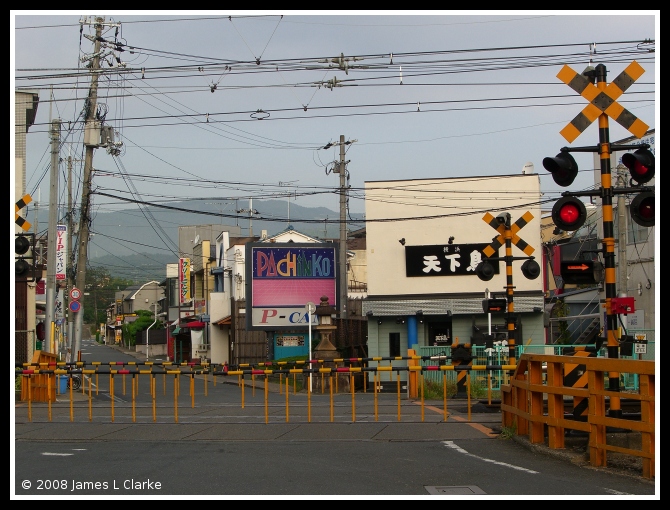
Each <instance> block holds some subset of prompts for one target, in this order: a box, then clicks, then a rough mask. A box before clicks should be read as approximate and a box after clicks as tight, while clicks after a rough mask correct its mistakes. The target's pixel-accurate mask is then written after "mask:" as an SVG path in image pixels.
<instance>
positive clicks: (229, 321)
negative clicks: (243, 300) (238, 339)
mask: <svg viewBox="0 0 670 510" xmlns="http://www.w3.org/2000/svg"><path fill="white" fill-rule="evenodd" d="M232 319H233V317H232V315H229V316H227V317H224V318H223V319H219V320H218V321H215V322H214V324H216V325H217V326H226V325H230V324H232Z"/></svg>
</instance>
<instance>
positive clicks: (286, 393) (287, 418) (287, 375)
mask: <svg viewBox="0 0 670 510" xmlns="http://www.w3.org/2000/svg"><path fill="white" fill-rule="evenodd" d="M286 423H288V375H287V376H286Z"/></svg>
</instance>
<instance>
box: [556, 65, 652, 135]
mask: <svg viewBox="0 0 670 510" xmlns="http://www.w3.org/2000/svg"><path fill="white" fill-rule="evenodd" d="M643 73H644V69H642V66H640V64H638V63H637V62H636V61H634V60H633V62H631V63H630V64H629V65H628V67H626V69H624V71H623V72H622V73H621V74H620V75H619V76H617V77H616V78H615V79H614V81H612V82H610V83H609V84H608V85H607V86H606V87H605V88H604V89H600V88H598V87H596V86H595V85H594V84H593V83H591V81H590V80H589V79H588V78H587V77H586V76H584V75H583V74H579V73H578V72H577V71H575V70H573V69H572V68H571V67H570V66H567V65H565V66H563V68H562V69H561V70H560V72H559V73H558V74H557V75H556V77H557V78H558V79H559V80H561V81H562V82H563V83H565V84H566V85H568V86H569V87H570V88H571V89H572V90H574V91H575V92H577V93H578V94H580V95H581V96H582V97H583V98H585V99H587V100H588V101H589V104H588V106H586V107H585V108H584V109H583V110H582V112H581V113H580V114H579V115H577V116H576V117H575V118H574V119H572V121H571V122H570V124H568V125H567V126H565V127H564V128H563V129H562V130H561V135H563V138H565V139H566V140H567V141H568V143H572V142H573V141H574V140H575V138H577V137H578V136H579V135H580V134H582V132H583V131H584V130H585V129H586V128H587V127H589V126H590V125H591V123H592V122H593V121H594V120H596V119H597V118H598V117H599V116H600V115H602V114H603V113H604V114H605V115H608V116H610V117H612V118H613V119H614V120H616V121H617V122H618V123H619V124H621V125H622V126H623V127H625V128H626V129H627V130H628V131H630V132H631V133H633V134H634V135H635V136H636V137H637V138H642V137H643V136H644V134H645V133H646V132H647V130H648V129H649V126H648V125H647V124H645V123H644V122H642V121H641V120H640V119H638V118H637V117H636V116H635V115H633V114H632V113H631V112H629V111H628V110H626V109H625V108H624V107H623V106H621V105H620V104H619V103H618V102H617V101H616V100H617V99H618V98H619V97H620V96H621V94H623V93H624V92H626V90H628V88H629V87H630V86H631V85H632V84H633V83H635V80H637V79H638V78H639V77H640V76H642V74H643Z"/></svg>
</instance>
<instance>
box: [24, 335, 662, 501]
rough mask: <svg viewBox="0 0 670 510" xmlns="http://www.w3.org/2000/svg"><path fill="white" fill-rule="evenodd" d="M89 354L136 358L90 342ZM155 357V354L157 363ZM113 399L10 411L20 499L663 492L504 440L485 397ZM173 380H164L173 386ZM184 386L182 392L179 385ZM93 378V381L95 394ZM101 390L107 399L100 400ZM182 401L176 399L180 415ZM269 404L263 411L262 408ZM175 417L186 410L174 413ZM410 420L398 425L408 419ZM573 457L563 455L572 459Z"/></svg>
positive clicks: (220, 391)
mask: <svg viewBox="0 0 670 510" xmlns="http://www.w3.org/2000/svg"><path fill="white" fill-rule="evenodd" d="M82 356H83V359H84V360H89V358H88V357H89V356H91V358H90V359H91V360H93V359H95V360H96V361H100V362H101V366H103V364H105V363H109V362H110V361H116V362H129V361H138V358H137V356H136V355H129V354H126V353H123V352H119V351H117V350H115V349H114V348H112V347H110V346H103V345H98V344H96V343H95V342H94V341H85V342H84V344H83V355H82ZM153 361H157V362H158V360H153ZM125 377H126V383H125V391H124V384H123V382H122V379H123V377H122V376H120V375H119V374H116V375H115V376H114V379H115V382H114V387H115V392H114V397H113V398H112V396H111V392H110V391H109V390H110V388H109V380H110V376H109V375H106V376H105V375H99V376H98V378H97V381H96V380H95V376H93V378H94V379H92V380H91V382H92V383H93V384H94V386H92V391H91V398H90V399H89V396H88V393H80V392H77V393H73V398H72V400H70V395H69V394H68V393H66V394H65V395H59V396H58V398H57V401H56V402H54V403H53V404H52V406H51V417H50V419H49V410H48V406H47V405H46V404H45V403H39V404H38V403H35V404H32V405H31V406H30V407H29V406H28V404H27V403H26V402H20V403H17V404H16V405H15V407H14V408H13V412H14V417H13V418H14V420H13V425H14V431H13V432H14V441H13V445H12V446H13V447H14V451H13V452H12V453H13V454H14V458H13V463H14V469H13V470H12V475H13V480H12V487H13V488H14V492H13V496H12V497H13V499H42V498H44V499H54V498H55V499H61V498H68V499H78V498H81V499H91V498H100V499H109V497H110V496H113V497H115V498H117V499H144V498H150V499H156V498H158V499H160V498H174V497H180V498H181V497H187V498H188V499H200V498H207V499H212V498H216V497H220V498H223V497H225V498H226V499H245V500H249V498H256V499H266V498H267V499H271V498H276V497H277V496H285V497H291V498H296V499H298V498H303V499H306V498H309V499H354V498H358V499H360V498H361V497H365V496H367V497H372V498H375V499H402V498H410V499H413V500H414V499H417V498H421V497H425V498H427V499H432V498H444V499H472V498H487V497H490V496H495V497H496V498H497V499H500V498H519V497H532V498H548V499H552V498H557V497H565V496H569V497H577V496H579V497H592V498H608V497H620V496H622V495H634V496H636V497H641V498H655V497H656V496H657V495H659V494H660V493H659V492H658V489H657V487H656V484H655V483H654V482H652V481H649V480H645V479H643V478H641V477H639V476H634V475H630V474H626V473H622V472H619V471H616V470H612V469H609V468H599V469H594V468H591V467H589V466H587V465H585V463H584V462H579V463H577V462H575V461H574V460H575V459H574V456H570V455H567V454H566V455H563V456H560V455H556V453H557V452H550V453H547V452H542V451H538V449H537V448H529V447H528V445H525V444H524V443H523V441H515V440H510V439H504V438H502V437H501V434H500V421H501V415H500V413H499V412H497V411H495V410H493V411H492V409H490V408H488V407H486V406H484V405H482V404H480V403H475V404H474V405H473V407H471V409H470V412H469V413H468V408H467V402H466V401H455V400H450V401H449V403H448V408H447V411H448V418H447V421H446V422H445V421H444V410H443V408H442V402H441V401H440V402H435V401H433V402H424V403H423V405H422V404H421V402H418V401H415V400H411V399H407V398H405V397H404V396H401V397H402V398H401V400H400V403H398V398H397V395H395V394H380V395H378V398H377V402H376V404H375V399H374V395H372V394H370V393H362V392H356V393H355V395H354V397H353V398H352V396H351V394H349V393H339V394H335V395H333V398H332V400H331V397H330V395H328V394H311V395H308V394H307V393H306V392H298V393H293V389H292V387H291V386H290V385H289V392H288V394H287V393H286V391H285V389H286V388H285V386H282V388H281V391H282V392H281V393H280V392H279V385H276V384H273V385H269V386H271V387H269V388H268V398H267V401H266V399H265V391H264V386H263V384H262V381H254V382H255V383H256V385H257V387H256V388H252V387H251V386H249V385H250V384H251V381H245V383H246V385H245V386H244V392H242V386H241V385H240V384H238V381H237V378H236V377H235V378H233V376H229V377H219V378H217V379H218V381H217V384H216V386H214V384H213V381H212V380H211V376H210V377H209V379H208V381H207V395H205V381H204V378H203V376H195V377H193V380H194V386H193V387H194V390H195V393H194V396H191V395H190V394H189V386H190V380H191V376H188V375H178V376H175V375H172V374H167V375H166V376H165V377H164V376H163V375H156V376H155V379H156V392H155V398H152V395H151V393H150V391H149V388H150V386H149V383H148V381H149V378H150V376H149V375H147V374H144V375H140V376H137V377H139V384H138V386H137V389H136V395H135V397H134V398H133V393H132V390H131V388H132V383H131V379H132V377H131V376H125ZM163 378H164V379H165V381H163ZM177 379H178V380H179V386H178V387H177V390H178V391H177V394H176V395H175V391H174V383H175V380H177ZM88 388H89V383H88V381H87V382H86V392H88ZM96 390H97V392H96ZM175 401H176V403H177V405H176V408H175ZM266 402H267V403H266ZM175 409H176V411H175ZM399 418H400V419H399ZM566 453H567V452H566Z"/></svg>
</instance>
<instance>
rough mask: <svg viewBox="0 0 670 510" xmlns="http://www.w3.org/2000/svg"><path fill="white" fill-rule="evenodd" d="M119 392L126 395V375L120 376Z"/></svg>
mask: <svg viewBox="0 0 670 510" xmlns="http://www.w3.org/2000/svg"><path fill="white" fill-rule="evenodd" d="M133 377H135V376H133ZM121 391H122V392H123V394H124V395H125V394H126V374H123V375H122V376H121Z"/></svg>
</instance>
